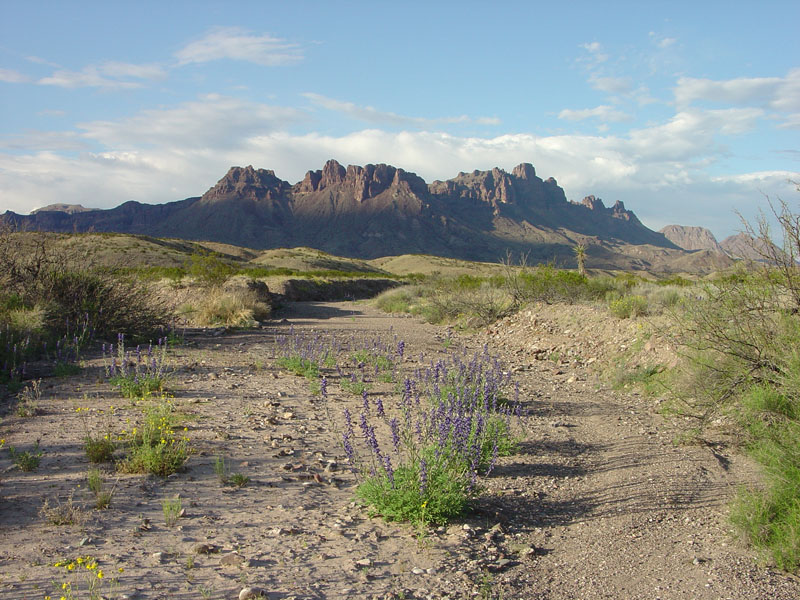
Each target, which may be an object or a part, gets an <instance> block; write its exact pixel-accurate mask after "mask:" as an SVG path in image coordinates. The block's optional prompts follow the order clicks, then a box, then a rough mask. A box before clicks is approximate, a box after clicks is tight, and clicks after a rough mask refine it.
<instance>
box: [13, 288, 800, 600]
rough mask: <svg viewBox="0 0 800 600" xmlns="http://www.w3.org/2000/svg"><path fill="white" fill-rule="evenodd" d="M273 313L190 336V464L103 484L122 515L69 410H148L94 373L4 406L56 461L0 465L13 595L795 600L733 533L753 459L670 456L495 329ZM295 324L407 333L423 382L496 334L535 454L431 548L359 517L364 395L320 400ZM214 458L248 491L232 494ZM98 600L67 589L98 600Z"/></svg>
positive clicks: (624, 411)
mask: <svg viewBox="0 0 800 600" xmlns="http://www.w3.org/2000/svg"><path fill="white" fill-rule="evenodd" d="M278 319H279V320H277V321H276V322H275V323H273V324H270V326H269V327H267V328H265V329H262V330H258V331H247V332H236V333H230V334H225V335H221V336H219V337H215V336H213V335H209V334H198V335H195V336H191V337H190V340H191V342H192V344H190V345H187V346H182V347H180V348H178V349H177V350H176V351H175V353H174V356H173V357H172V360H173V361H174V363H175V367H176V371H175V374H174V376H173V384H172V388H171V389H172V390H173V392H174V394H175V402H176V404H177V406H178V407H179V409H180V410H181V412H182V413H183V414H184V415H185V417H186V423H187V429H188V431H187V435H188V436H189V437H190V439H191V444H192V447H193V448H194V449H195V453H194V454H193V455H192V456H191V457H190V459H189V462H188V464H187V470H186V471H185V472H183V473H179V474H176V475H174V476H171V477H168V478H166V479H162V478H157V477H142V476H138V475H120V476H117V475H116V474H112V473H111V472H110V471H109V474H108V479H109V480H110V481H111V482H113V481H114V480H115V479H116V478H117V477H119V480H118V482H117V484H116V485H117V487H116V489H115V495H114V499H113V502H112V506H111V508H110V509H108V510H104V511H96V510H93V509H90V508H88V494H87V493H86V491H85V474H86V469H87V467H88V462H87V460H86V458H85V456H84V454H83V450H82V439H83V437H84V435H85V430H84V429H83V424H82V421H81V420H80V414H81V413H76V411H75V408H78V407H84V408H89V409H90V411H89V414H90V415H98V422H99V419H100V418H101V417H100V415H99V413H97V410H100V409H103V410H106V411H108V407H109V406H110V405H111V404H114V405H115V406H116V408H115V416H114V419H115V422H116V423H117V429H118V428H119V426H121V425H122V424H123V423H125V422H126V419H134V418H135V416H136V414H138V412H140V411H141V409H140V408H139V407H136V406H133V405H132V404H131V403H130V402H129V401H125V400H120V399H119V397H118V396H117V395H116V394H115V393H114V391H113V390H111V389H110V387H109V386H108V384H107V383H103V382H102V380H101V379H102V378H101V375H102V361H100V360H94V361H90V362H89V365H88V367H87V369H85V371H84V373H82V374H81V375H80V376H76V377H73V378H69V379H62V380H53V381H48V382H46V388H45V389H44V393H43V396H42V400H41V403H40V406H41V408H42V409H43V410H44V412H43V414H40V415H37V416H35V417H33V418H21V417H18V416H16V415H14V414H13V412H10V410H8V406H7V403H6V408H7V410H6V414H5V416H4V418H3V422H2V425H0V437H2V438H4V439H6V440H7V443H8V444H9V445H15V446H17V447H18V448H20V449H25V448H29V447H31V446H32V445H33V443H34V442H35V440H37V439H40V440H41V448H42V449H43V451H44V454H43V456H42V461H41V465H40V467H39V468H38V469H37V470H36V471H34V472H29V473H23V472H21V471H19V470H17V469H14V468H13V466H12V464H11V460H10V458H9V455H8V452H7V451H6V450H3V451H0V473H2V480H1V481H0V540H2V542H0V598H8V599H28V598H31V599H33V598H40V599H41V598H44V597H45V595H47V594H52V595H53V597H54V598H57V597H59V596H58V595H57V594H56V593H54V589H53V582H56V583H60V582H63V581H66V580H67V577H68V576H69V574H66V573H64V572H63V569H60V568H57V567H54V566H52V565H53V564H54V563H55V562H57V561H60V560H63V559H65V558H71V557H76V556H79V555H84V556H85V555H90V556H92V557H94V558H96V559H97V561H98V562H99V564H100V565H101V566H103V568H105V569H106V573H108V575H107V576H106V578H105V579H104V580H103V585H104V588H103V590H104V592H103V593H104V594H105V595H106V596H107V597H127V598H135V599H156V598H180V599H189V598H191V599H196V598H204V597H208V598H220V599H221V598H226V599H227V598H236V597H238V594H239V591H240V590H241V589H242V588H243V587H245V586H258V587H260V588H263V589H264V590H266V591H267V592H268V597H270V598H276V599H277V598H280V599H289V598H297V599H299V598H309V599H310V598H326V599H334V598H445V597H449V598H470V597H485V598H490V597H496V598H525V599H527V598H541V599H551V600H558V599H567V598H587V599H589V598H642V599H644V598H648V599H650V598H664V599H667V598H670V599H671V598H675V599H678V598H686V599H689V598H708V599H712V598H713V599H716V598H742V599H744V598H747V599H760V598H764V599H767V598H770V599H772V598H775V599H787V600H788V599H795V598H798V597H800V583H798V580H797V579H796V578H792V577H788V576H784V575H780V574H776V573H773V572H772V571H770V570H769V569H766V568H763V567H759V566H758V565H757V563H756V562H755V560H754V558H753V556H752V555H751V554H750V553H749V552H748V551H747V550H746V549H744V548H741V547H740V546H739V545H738V544H737V543H735V542H733V541H732V538H730V537H729V532H728V525H727V522H726V502H727V500H728V498H729V497H730V494H731V490H732V488H734V487H735V486H736V485H737V484H738V483H739V482H741V481H742V480H743V479H744V478H746V477H747V474H748V469H747V465H746V464H743V463H742V464H740V463H741V461H740V459H738V458H737V457H736V456H725V455H724V451H722V450H719V449H717V450H715V451H714V452H712V451H711V450H710V449H709V448H707V447H685V446H680V447H674V446H673V445H672V443H671V442H672V439H673V434H674V431H672V430H671V428H670V426H669V424H664V423H662V422H660V420H659V419H658V417H656V416H654V415H653V411H652V406H651V403H649V402H647V401H645V400H643V399H641V398H639V397H637V396H635V395H622V394H618V393H616V392H612V391H610V390H608V389H604V388H602V386H600V385H599V384H598V382H597V380H596V378H595V377H594V375H592V373H591V372H590V371H589V369H588V368H587V367H585V366H583V364H582V363H580V362H570V363H566V362H564V363H561V364H555V363H553V362H550V361H534V360H531V359H530V358H529V357H527V356H524V355H520V353H519V348H518V346H517V347H515V346H514V344H511V343H504V344H501V345H497V344H493V343H492V338H491V337H488V338H487V337H485V336H483V335H473V336H463V335H459V336H455V337H454V338H449V339H448V337H447V333H446V331H445V330H444V329H442V328H440V327H434V326H429V325H426V324H422V323H419V322H417V321H416V320H414V319H410V318H403V317H389V316H387V315H384V314H382V313H378V312H376V311H374V310H373V309H371V308H370V307H368V306H365V305H363V304H354V303H299V304H296V305H291V307H290V308H288V309H285V312H284V313H283V314H279V315H278ZM290 328H293V330H294V331H303V330H309V331H310V330H316V331H320V330H322V331H326V332H336V335H339V336H344V337H347V336H356V337H362V338H363V337H369V336H376V335H382V336H385V337H387V338H389V339H391V338H392V336H394V335H397V336H398V339H402V340H404V341H405V343H406V348H407V352H406V362H405V364H404V368H406V369H409V370H411V369H413V368H415V366H417V365H418V364H419V363H420V362H422V363H424V364H427V363H428V362H429V361H430V360H431V359H434V360H435V359H436V358H437V357H443V356H445V353H446V352H447V351H450V350H452V349H453V348H455V347H463V348H464V349H469V350H477V349H479V348H480V347H481V346H482V345H483V344H484V343H486V342H487V341H488V342H489V343H490V348H489V349H490V351H491V352H499V353H500V354H501V356H503V357H504V358H505V359H507V364H508V365H509V366H510V367H511V368H512V370H514V371H515V376H516V379H517V381H518V382H519V385H520V399H521V400H523V402H524V404H525V408H526V409H528V411H529V415H528V416H527V417H525V419H524V423H523V427H524V430H525V441H524V442H523V443H522V447H521V452H520V453H519V454H517V455H514V456H511V457H508V458H504V459H500V462H499V466H498V467H497V469H496V470H495V472H494V473H493V475H492V477H491V478H490V479H489V481H488V483H487V489H486V492H485V493H484V494H483V495H482V496H481V497H480V498H479V500H478V502H477V505H476V510H475V512H474V513H473V514H472V515H471V516H470V517H468V518H466V519H464V520H463V521H461V522H459V523H455V524H453V525H451V526H449V527H447V528H440V529H437V530H432V531H429V532H426V533H425V534H424V535H420V532H417V531H414V530H412V529H411V528H409V527H407V526H402V525H393V524H386V523H383V522H382V521H380V520H375V519H369V518H367V517H366V516H365V513H364V511H363V509H361V508H359V507H358V506H357V505H356V504H354V503H353V502H352V498H353V490H354V485H355V483H356V481H355V478H354V476H353V475H352V474H351V473H349V472H348V471H347V470H346V469H344V468H343V467H342V463H343V453H342V451H341V445H340V443H339V440H340V437H339V433H338V431H337V427H336V423H337V422H338V419H339V418H340V416H339V415H340V414H341V410H342V409H343V407H344V406H353V407H355V406H357V400H356V399H354V398H352V397H348V396H346V395H344V394H341V393H337V392H336V391H335V389H334V390H333V392H332V394H331V399H330V401H329V403H328V406H327V407H326V406H325V403H323V402H322V401H321V399H319V398H318V397H315V396H313V395H312V393H311V391H310V389H309V385H308V382H307V381H306V380H304V379H302V378H299V377H296V376H294V375H290V374H288V373H286V372H284V371H282V370H281V369H279V368H277V367H276V366H275V363H274V341H275V337H276V336H277V335H280V334H282V333H286V332H287V331H289V330H290ZM526 341H529V340H526ZM446 346H449V350H448V348H446ZM332 377H333V374H332ZM392 392H393V385H392V384H386V386H385V387H384V388H378V389H377V390H375V393H382V394H385V395H386V396H387V397H390V396H391V394H392ZM104 414H108V413H107V412H106V413H104ZM218 456H224V457H225V459H226V462H227V464H228V465H229V468H230V470H231V472H241V473H243V474H245V475H247V476H249V477H250V478H251V481H250V482H249V484H248V485H247V486H245V487H242V488H233V487H230V486H222V485H220V483H219V481H218V479H217V477H216V475H215V473H214V463H215V460H216V457H218ZM78 485H81V486H82V487H80V488H78ZM70 493H74V500H75V502H76V503H79V504H86V505H87V508H85V509H84V510H83V511H82V512H83V514H84V515H85V517H86V518H85V521H84V523H83V524H81V525H66V526H54V525H49V524H47V523H45V522H44V521H43V520H42V519H41V517H40V516H39V515H38V509H39V507H40V506H41V503H42V501H43V499H44V498H50V499H53V498H56V497H60V498H61V499H62V501H63V500H64V499H65V498H66V497H67V496H68V495H69V494H70ZM176 495H179V496H180V498H181V501H182V506H183V507H184V509H185V514H184V515H183V516H182V517H181V518H180V519H179V520H178V525H177V526H176V527H167V526H166V524H165V522H164V517H163V515H162V501H163V500H164V499H169V498H174V497H175V496H176ZM209 551H210V552H209ZM119 568H122V569H123V571H122V572H119ZM112 573H113V574H114V577H113V578H115V579H117V585H118V588H117V589H116V590H115V591H114V594H111V593H110V592H111V591H112V590H111V585H110V583H111V579H112V576H111V574H112ZM73 579H74V580H75V581H78V580H77V579H75V577H73ZM76 585H77V584H76ZM81 585H83V584H81ZM75 589H76V590H77V587H76V588H75ZM84 590H85V585H83V587H82V588H81V592H80V594H77V593H76V594H75V596H76V597H77V598H88V597H89V595H88V593H86V592H85V591H84Z"/></svg>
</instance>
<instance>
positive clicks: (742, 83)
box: [674, 68, 800, 128]
mask: <svg viewBox="0 0 800 600" xmlns="http://www.w3.org/2000/svg"><path fill="white" fill-rule="evenodd" d="M674 93H675V102H676V104H677V105H678V106H679V107H685V106H688V105H690V104H691V103H693V102H695V101H698V100H699V101H705V102H711V103H718V104H731V105H736V106H755V107H761V108H765V109H768V110H771V111H773V112H774V113H775V117H774V118H776V119H777V120H778V122H779V124H778V126H779V127H784V128H797V127H798V126H800V68H797V69H792V70H790V71H789V72H788V73H787V74H786V76H785V77H737V78H735V79H725V80H714V79H697V78H693V77H681V78H680V79H678V82H677V85H676V87H675V91H674Z"/></svg>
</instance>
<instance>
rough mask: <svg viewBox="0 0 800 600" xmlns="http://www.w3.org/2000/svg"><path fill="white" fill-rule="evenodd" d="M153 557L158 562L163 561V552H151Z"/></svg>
mask: <svg viewBox="0 0 800 600" xmlns="http://www.w3.org/2000/svg"><path fill="white" fill-rule="evenodd" d="M151 556H152V557H153V558H155V559H156V560H157V561H158V562H164V553H163V552H153V554H152V555H151Z"/></svg>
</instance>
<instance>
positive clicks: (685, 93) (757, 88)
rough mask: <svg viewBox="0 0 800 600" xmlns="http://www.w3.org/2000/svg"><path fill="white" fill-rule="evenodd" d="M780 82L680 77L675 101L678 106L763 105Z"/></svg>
mask: <svg viewBox="0 0 800 600" xmlns="http://www.w3.org/2000/svg"><path fill="white" fill-rule="evenodd" d="M780 82H781V79H780V78H779V77H754V78H747V77H739V78H737V79H728V80H723V81H715V80H712V79H695V78H693V77H681V78H680V79H678V85H677V87H676V88H675V101H676V102H677V104H678V106H686V105H688V104H691V103H692V102H693V101H695V100H707V101H710V102H725V103H728V104H745V105H748V104H750V105H752V104H756V105H763V104H768V103H769V102H770V99H771V98H772V97H773V96H774V95H775V92H776V90H777V87H778V85H779V84H780Z"/></svg>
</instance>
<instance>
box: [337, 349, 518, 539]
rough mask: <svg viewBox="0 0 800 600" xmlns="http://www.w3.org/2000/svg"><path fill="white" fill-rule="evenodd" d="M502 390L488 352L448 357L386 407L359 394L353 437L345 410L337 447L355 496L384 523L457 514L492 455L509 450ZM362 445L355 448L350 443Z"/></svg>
mask: <svg viewBox="0 0 800 600" xmlns="http://www.w3.org/2000/svg"><path fill="white" fill-rule="evenodd" d="M507 385H508V377H507V376H506V375H504V374H503V372H502V367H501V365H500V364H499V362H498V361H497V360H495V359H493V358H491V357H490V356H489V355H488V354H486V353H484V354H480V355H476V356H474V357H472V358H469V359H468V358H467V357H461V356H458V355H455V356H452V357H451V360H450V361H449V362H445V361H442V360H439V361H437V362H436V363H435V364H432V365H431V366H430V367H429V368H428V369H426V370H425V372H424V373H423V372H422V371H420V372H419V373H418V375H417V377H416V378H415V379H414V380H412V379H406V381H405V383H404V385H403V391H402V397H401V399H400V400H399V401H398V403H397V405H396V406H394V407H389V408H387V407H386V406H384V403H383V401H382V400H381V399H380V398H378V399H376V400H375V406H374V407H373V406H372V405H371V403H370V402H369V399H368V396H367V395H366V394H365V395H364V396H363V409H362V411H361V413H360V415H359V416H358V431H359V433H358V434H356V430H355V426H354V422H353V418H352V417H351V414H350V412H349V411H348V410H345V411H344V427H343V430H344V431H343V434H342V442H343V445H344V450H345V453H346V455H347V457H348V461H349V463H350V464H351V466H352V467H353V468H354V470H355V471H356V472H357V474H358V475H359V478H360V480H361V481H360V483H359V485H358V488H357V490H356V494H357V495H358V496H359V497H360V498H361V499H362V500H363V502H364V503H365V504H366V505H367V506H368V507H369V510H370V511H371V512H372V513H373V514H375V515H380V516H382V517H383V518H385V519H387V520H397V521H409V522H411V523H414V524H417V525H421V526H424V525H428V524H430V523H436V524H442V523H446V522H448V521H450V520H452V519H453V518H454V517H456V516H458V515H460V514H461V513H462V512H464V511H465V510H466V509H467V507H468V506H469V503H470V501H471V499H472V498H473V497H474V496H475V494H476V493H477V492H478V487H479V486H478V477H479V475H482V476H486V475H488V474H489V473H490V472H491V471H492V469H493V468H494V466H495V461H496V460H497V457H498V456H500V455H503V454H508V453H511V452H513V451H514V450H515V447H516V446H515V443H514V440H513V438H512V431H511V418H512V413H514V412H515V411H516V405H515V406H514V407H511V406H509V404H508V403H507V402H502V401H501V400H500V390H501V388H502V387H504V386H507ZM359 441H360V442H361V444H360V446H359V444H358V443H357V442H359Z"/></svg>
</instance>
